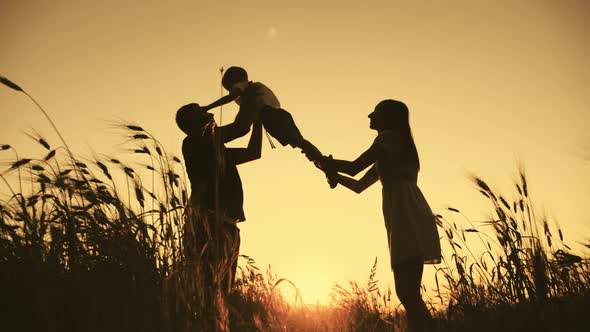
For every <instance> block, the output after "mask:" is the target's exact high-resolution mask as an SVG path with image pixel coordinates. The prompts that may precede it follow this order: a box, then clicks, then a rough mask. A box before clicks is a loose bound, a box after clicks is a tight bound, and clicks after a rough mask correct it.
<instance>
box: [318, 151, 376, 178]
mask: <svg viewBox="0 0 590 332" xmlns="http://www.w3.org/2000/svg"><path fill="white" fill-rule="evenodd" d="M375 161H377V146H376V145H375V144H373V145H371V147H370V148H369V149H368V150H367V151H365V152H363V153H362V154H361V155H360V156H359V157H358V158H356V159H355V160H354V161H348V160H338V159H331V158H330V159H328V158H326V159H325V160H324V162H325V163H326V169H327V170H329V171H331V172H340V173H344V174H348V175H351V176H355V175H357V174H358V173H359V172H360V171H362V170H364V169H365V168H367V167H369V166H371V165H372V164H374V163H375Z"/></svg>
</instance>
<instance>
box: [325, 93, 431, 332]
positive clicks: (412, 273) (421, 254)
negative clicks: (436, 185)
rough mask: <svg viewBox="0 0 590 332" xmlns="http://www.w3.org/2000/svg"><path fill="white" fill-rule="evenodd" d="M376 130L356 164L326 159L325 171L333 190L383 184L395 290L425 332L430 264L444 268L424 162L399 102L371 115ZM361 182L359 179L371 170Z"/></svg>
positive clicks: (411, 322) (414, 326) (415, 326)
mask: <svg viewBox="0 0 590 332" xmlns="http://www.w3.org/2000/svg"><path fill="white" fill-rule="evenodd" d="M369 118H370V119H371V121H370V128H371V129H374V130H376V131H377V132H378V135H377V138H376V139H375V141H374V142H373V144H372V145H371V147H370V148H369V149H368V150H367V151H365V152H364V153H362V154H361V155H360V156H359V157H358V158H357V159H356V160H354V161H346V160H335V159H332V158H331V157H330V158H326V157H324V159H323V161H322V168H324V169H325V170H326V173H327V174H328V180H329V181H330V183H331V185H332V186H334V185H335V184H336V183H340V184H341V185H343V186H345V187H347V188H349V189H350V190H352V191H354V192H356V193H361V192H362V191H364V190H365V189H367V188H368V187H369V186H371V185H372V184H374V183H375V182H377V180H380V181H381V184H382V185H383V217H384V219H385V228H386V230H387V239H388V244H389V253H390V257H391V267H392V270H393V274H394V280H395V290H396V293H397V296H398V297H399V299H400V301H401V303H402V304H403V306H404V307H405V309H406V313H407V317H408V326H409V328H410V331H423V330H424V328H425V326H427V325H429V324H428V323H429V322H430V320H431V316H430V313H429V312H428V309H427V308H426V305H425V304H424V301H423V300H422V297H421V295H420V285H421V280H422V271H423V268H424V264H437V263H440V259H441V253H440V241H439V237H438V231H437V229H436V223H435V217H434V215H433V214H432V211H431V209H430V207H429V206H428V203H427V202H426V199H425V198H424V196H423V195H422V192H421V191H420V189H419V188H418V186H417V184H416V182H417V178H418V171H419V169H420V162H419V159H418V152H417V150H416V145H415V144H414V139H413V137H412V131H411V129H410V123H409V116H408V108H407V106H406V105H405V104H404V103H403V102H401V101H397V100H384V101H382V102H380V103H379V104H378V105H377V106H376V107H375V110H374V111H373V112H372V113H371V114H369ZM371 165H372V167H371V168H370V169H369V170H368V171H367V173H365V175H364V176H362V178H361V179H360V180H355V179H353V178H350V177H347V176H344V175H341V174H338V173H337V172H340V173H345V174H348V175H351V176H355V175H356V174H358V173H359V172H360V171H362V170H364V169H365V168H367V167H369V166H371Z"/></svg>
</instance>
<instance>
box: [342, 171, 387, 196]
mask: <svg viewBox="0 0 590 332" xmlns="http://www.w3.org/2000/svg"><path fill="white" fill-rule="evenodd" d="M335 180H336V181H338V183H340V184H341V185H343V186H345V187H346V188H348V189H350V190H352V191H354V192H355V193H357V194H360V193H361V192H363V191H364V190H365V189H367V188H369V187H370V186H371V185H373V184H374V183H375V182H377V180H379V176H378V175H377V170H376V169H375V166H373V167H371V168H370V169H369V170H368V171H367V173H365V175H363V177H362V178H360V179H359V180H356V179H353V178H349V177H348V176H344V175H340V174H336V175H335Z"/></svg>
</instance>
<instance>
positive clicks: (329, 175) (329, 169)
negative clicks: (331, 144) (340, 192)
mask: <svg viewBox="0 0 590 332" xmlns="http://www.w3.org/2000/svg"><path fill="white" fill-rule="evenodd" d="M316 166H318V167H319V168H320V169H321V170H323V171H324V173H325V174H326V179H327V180H328V184H329V185H330V188H332V189H334V188H336V186H337V185H338V173H337V172H336V170H335V169H334V158H333V157H332V155H329V156H327V157H326V156H322V157H321V159H320V160H319V161H318V162H317V164H316Z"/></svg>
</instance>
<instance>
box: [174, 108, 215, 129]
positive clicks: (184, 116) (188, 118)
mask: <svg viewBox="0 0 590 332" xmlns="http://www.w3.org/2000/svg"><path fill="white" fill-rule="evenodd" d="M211 121H213V114H211V113H207V112H206V111H205V110H204V109H203V108H201V106H199V104H195V103H191V104H187V105H184V106H182V107H181V108H179V109H178V111H177V112H176V124H177V125H178V128H180V130H182V131H183V132H184V133H185V134H187V135H192V134H196V133H200V132H201V130H202V128H203V127H204V126H205V125H206V124H208V123H210V122H211Z"/></svg>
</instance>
